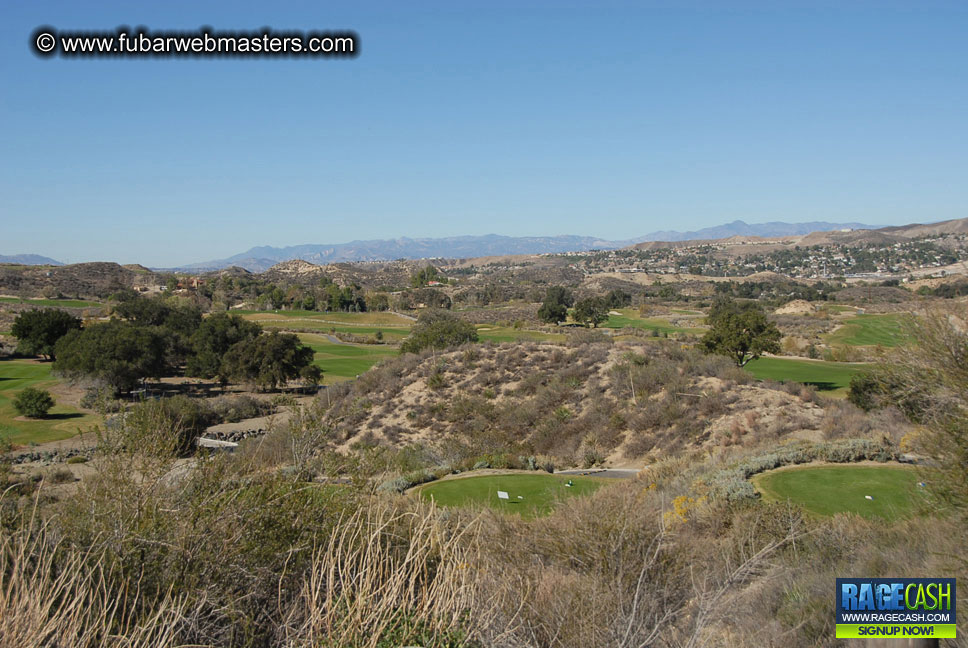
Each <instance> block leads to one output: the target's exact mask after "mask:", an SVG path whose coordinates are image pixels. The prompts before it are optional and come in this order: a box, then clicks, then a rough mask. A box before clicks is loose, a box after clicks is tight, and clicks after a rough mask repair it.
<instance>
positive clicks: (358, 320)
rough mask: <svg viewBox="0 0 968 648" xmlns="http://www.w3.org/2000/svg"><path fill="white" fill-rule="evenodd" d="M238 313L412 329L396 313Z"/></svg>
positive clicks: (251, 315)
mask: <svg viewBox="0 0 968 648" xmlns="http://www.w3.org/2000/svg"><path fill="white" fill-rule="evenodd" d="M232 312H233V313H238V314H239V315H242V316H243V317H245V318H246V319H252V320H256V321H258V320H261V319H313V320H320V321H326V322H332V323H334V324H344V325H346V324H356V325H360V326H392V327H399V328H410V327H411V325H412V324H413V321H412V320H409V319H407V318H406V317H400V316H399V315H397V314H396V313H387V312H373V313H338V312H334V313H323V312H319V311H303V310H293V311H283V310H280V311H247V310H238V311H232Z"/></svg>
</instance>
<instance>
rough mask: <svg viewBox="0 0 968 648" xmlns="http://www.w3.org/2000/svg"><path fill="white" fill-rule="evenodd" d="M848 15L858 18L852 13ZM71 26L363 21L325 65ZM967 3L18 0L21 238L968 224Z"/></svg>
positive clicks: (5, 106) (84, 255)
mask: <svg viewBox="0 0 968 648" xmlns="http://www.w3.org/2000/svg"><path fill="white" fill-rule="evenodd" d="M844 7H849V9H845V8H844ZM43 24H49V25H52V26H54V27H56V28H58V29H63V30H69V29H102V30H107V29H114V28H115V27H117V26H119V25H129V26H132V27H134V26H139V25H144V26H147V27H148V28H150V29H153V30H164V29H196V28H198V27H200V26H202V25H211V26H212V27H214V28H215V29H219V30H221V29H247V30H249V29H259V28H261V27H264V26H269V27H272V28H274V29H302V30H310V29H352V30H355V31H356V32H357V33H358V34H359V37H360V42H361V53H360V55H359V56H358V57H357V58H355V59H350V60H332V59H331V60H326V59H305V60H286V59H275V60H265V59H228V60H226V59H211V60H193V59H155V60H143V59H127V60H118V59H102V60H91V59H85V60H78V59H70V60H68V59H62V58H53V59H40V58H37V57H35V56H34V55H33V53H32V51H31V50H30V48H29V46H28V41H29V36H30V34H31V32H32V31H33V29H34V28H35V27H37V26H39V25H43ZM965 34H968V3H965V2H948V3H941V2H927V1H914V0H912V1H911V2H906V3H905V2H876V3H875V2H863V1H852V2H815V3H804V2H801V3H787V2H781V1H772V2H761V3H748V2H746V3H730V2H729V1H728V0H718V1H716V2H711V3H700V2H666V3H648V2H638V3H620V2H594V3H592V2H588V3H579V2H563V3H537V2H526V1H524V2H504V1H498V0H490V1H488V2H441V3H418V2H402V1H395V2H379V3H377V2H365V1H352V2H351V1H346V2H339V3H336V2H326V1H321V0H315V1H311V2H285V1H283V0H280V1H276V2H271V3H270V2H266V3H253V2H245V1H231V2H230V1H222V2H204V1H199V0H192V1H181V0H173V1H169V2H156V3H148V2H131V1H130V0H126V1H123V2H120V1H119V2H111V3H104V2H102V3H93V2H77V0H73V1H70V2H50V1H46V0H34V1H31V2H12V1H7V2H4V3H3V6H2V8H0V82H2V90H0V125H2V126H0V253H2V254H13V253H24V252H33V253H38V254H44V255H48V256H52V257H54V258H57V259H60V260H63V261H67V262H76V261H86V260H115V261H119V262H122V263H130V262H139V263H143V264H146V265H152V266H171V265H176V264H183V263H190V262H195V261H202V260H208V259H214V258H221V257H225V256H229V255H231V254H234V253H237V252H242V251H244V250H246V249H248V248H249V247H252V246H254V245H295V244H300V243H339V242H346V241H350V240H354V239H371V238H394V237H399V236H411V237H420V236H452V235H460V234H485V233H491V232H494V233H499V234H507V235H552V234H584V235H593V236H600V237H605V238H612V239H625V238H631V237H634V236H639V235H642V234H645V233H647V232H651V231H654V230H659V229H678V230H688V229H696V228H700V227H705V226H710V225H716V224H719V223H723V222H727V221H731V220H734V219H737V218H739V219H743V220H746V221H748V222H762V221H768V220H784V221H807V220H829V221H838V222H844V221H860V222H867V223H879V224H901V223H906V222H918V221H920V222H930V221H937V220H944V219H949V218H960V217H966V216H968V209H966V207H968V181H966V180H968V120H966V117H965V116H966V115H968V38H966V37H965Z"/></svg>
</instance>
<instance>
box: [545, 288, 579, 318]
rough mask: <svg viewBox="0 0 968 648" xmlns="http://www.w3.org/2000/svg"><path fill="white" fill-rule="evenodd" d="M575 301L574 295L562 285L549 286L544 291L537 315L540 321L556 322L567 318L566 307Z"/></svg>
mask: <svg viewBox="0 0 968 648" xmlns="http://www.w3.org/2000/svg"><path fill="white" fill-rule="evenodd" d="M574 303H575V296H574V295H573V294H572V292H571V291H570V290H568V289H567V288H565V287H564V286H551V287H549V288H548V291H547V292H546V293H545V298H544V301H543V302H542V303H541V308H539V309H538V317H539V318H540V319H541V321H542V322H547V323H549V324H557V323H558V322H563V321H564V320H565V319H567V318H568V309H569V308H570V307H571V305H572V304H574Z"/></svg>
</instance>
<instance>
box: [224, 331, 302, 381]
mask: <svg viewBox="0 0 968 648" xmlns="http://www.w3.org/2000/svg"><path fill="white" fill-rule="evenodd" d="M312 362H313V350H312V349H311V348H309V347H307V346H304V345H303V344H302V343H301V342H300V341H299V338H298V337H296V336H295V335H293V334H292V333H279V332H278V331H272V332H271V333H265V334H262V335H259V336H257V337H254V338H250V339H248V340H243V341H241V342H238V343H236V344H234V345H233V346H232V348H231V349H229V351H228V353H226V354H225V358H224V359H223V361H222V371H223V373H224V375H226V376H227V377H228V378H230V379H231V380H236V381H239V382H244V383H248V384H251V385H256V386H258V387H260V388H262V389H275V388H276V387H278V386H279V385H285V384H286V383H287V382H289V381H290V380H294V379H296V378H299V377H300V375H301V373H300V372H301V371H302V370H303V369H304V368H305V367H308V366H309V365H311V364H312Z"/></svg>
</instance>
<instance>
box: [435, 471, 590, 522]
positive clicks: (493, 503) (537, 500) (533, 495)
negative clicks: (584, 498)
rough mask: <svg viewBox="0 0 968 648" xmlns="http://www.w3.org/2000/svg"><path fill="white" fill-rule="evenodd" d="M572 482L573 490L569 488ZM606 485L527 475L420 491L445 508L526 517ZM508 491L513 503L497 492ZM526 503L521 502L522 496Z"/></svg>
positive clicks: (448, 483) (451, 481) (460, 481)
mask: <svg viewBox="0 0 968 648" xmlns="http://www.w3.org/2000/svg"><path fill="white" fill-rule="evenodd" d="M568 480H572V483H573V484H574V485H573V486H571V487H568V486H566V485H565V484H566V483H567V482H568ZM603 483H604V480H602V479H595V478H593V477H575V476H572V475H549V474H547V473H545V474H542V473H523V474H509V475H484V476H480V477H463V478H458V479H445V480H443V481H438V482H431V483H429V484H427V485H425V486H421V487H420V488H418V489H417V494H418V495H419V496H420V497H422V498H423V499H427V500H430V499H433V500H434V501H435V502H437V504H440V505H441V506H490V507H492V508H495V509H498V510H500V511H506V512H509V513H518V514H520V515H523V516H525V517H536V516H539V515H545V514H547V513H549V512H551V510H552V509H553V508H554V506H555V503H556V502H557V501H558V500H560V499H562V498H565V497H577V496H580V495H588V494H590V493H593V492H595V491H596V490H598V488H599V487H600V486H601V485H602V484H603ZM499 490H502V491H506V492H507V493H508V494H509V495H510V497H511V499H510V500H499V499H498V497H497V492H498V491H499ZM519 495H520V496H521V497H523V498H524V499H518V496H519Z"/></svg>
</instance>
